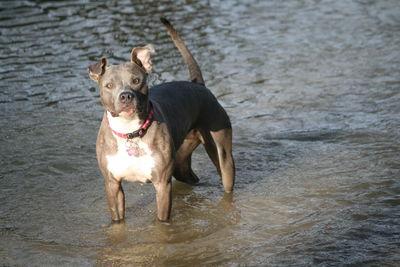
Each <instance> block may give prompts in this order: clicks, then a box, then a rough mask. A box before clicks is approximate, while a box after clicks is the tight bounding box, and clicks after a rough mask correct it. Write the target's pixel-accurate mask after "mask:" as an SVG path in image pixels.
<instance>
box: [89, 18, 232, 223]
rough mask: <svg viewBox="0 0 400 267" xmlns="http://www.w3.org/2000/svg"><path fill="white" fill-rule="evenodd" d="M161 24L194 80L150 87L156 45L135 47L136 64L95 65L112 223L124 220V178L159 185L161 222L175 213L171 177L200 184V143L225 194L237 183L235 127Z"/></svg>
mask: <svg viewBox="0 0 400 267" xmlns="http://www.w3.org/2000/svg"><path fill="white" fill-rule="evenodd" d="M161 21H162V23H163V24H164V25H165V26H166V28H167V29H168V32H169V34H170V36H171V38H172V40H173V42H174V43H175V45H176V47H177V48H178V49H179V51H180V53H181V55H182V57H183V59H184V61H185V63H186V65H187V66H188V68H189V72H190V79H191V81H177V82H168V83H163V84H160V85H156V86H154V87H152V88H150V89H149V88H148V85H147V81H146V80H147V76H148V73H149V72H150V71H151V69H152V62H151V57H150V55H151V54H152V53H154V48H153V46H152V45H147V46H144V47H136V48H133V50H132V53H131V62H128V63H125V64H121V65H113V66H108V65H107V63H108V61H107V59H105V58H103V59H102V60H101V61H100V62H98V63H95V64H93V65H90V66H89V68H88V72H89V76H90V77H91V78H92V79H93V80H94V81H95V82H96V83H97V84H98V85H99V88H100V98H101V103H102V104H103V106H104V108H105V112H104V116H103V121H102V123H101V126H100V130H99V133H98V137H97V145H96V152H97V160H98V163H99V166H100V169H101V172H102V174H103V176H104V180H105V188H106V193H107V200H108V204H109V207H110V210H111V218H112V220H113V222H121V221H123V220H124V217H125V197H124V191H123V189H122V186H121V181H122V180H124V179H125V180H127V181H131V182H142V183H153V185H154V187H155V190H156V200H157V217H158V219H159V220H160V221H167V220H168V219H169V217H170V213H171V179H172V176H174V177H175V178H176V179H177V180H179V181H182V182H185V183H188V184H195V183H197V182H198V181H199V179H198V177H197V176H196V174H194V172H193V170H192V168H191V155H192V152H193V150H194V149H195V148H196V147H197V146H198V145H199V144H200V143H202V144H203V145H204V146H205V149H206V151H207V153H208V155H209V157H210V158H211V160H212V162H213V163H214V165H215V166H216V168H217V170H218V173H219V174H220V176H221V177H222V184H223V187H224V190H225V192H226V193H231V192H232V190H233V185H234V181H235V167H234V161H233V158H232V128H231V123H230V120H229V117H228V115H227V114H226V112H225V110H224V109H223V108H222V106H221V105H220V104H219V103H218V101H217V99H216V98H215V96H214V95H213V94H212V93H211V91H210V90H209V89H207V88H206V87H205V85H204V80H203V76H202V74H201V70H200V68H199V66H198V64H197V62H196V60H195V59H194V58H193V56H192V54H191V53H190V51H189V50H188V49H187V47H186V46H185V44H184V43H183V41H182V40H181V38H180V37H179V35H178V34H177V32H176V31H175V29H174V28H173V27H172V25H171V24H170V22H169V21H168V20H166V19H164V18H161Z"/></svg>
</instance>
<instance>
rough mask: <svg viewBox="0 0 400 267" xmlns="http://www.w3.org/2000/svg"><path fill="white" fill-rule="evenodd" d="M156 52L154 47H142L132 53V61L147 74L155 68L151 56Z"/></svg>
mask: <svg viewBox="0 0 400 267" xmlns="http://www.w3.org/2000/svg"><path fill="white" fill-rule="evenodd" d="M154 52H155V50H154V46H153V45H151V44H148V45H146V46H142V47H135V48H133V49H132V52H131V61H132V62H134V63H136V64H137V65H139V66H140V67H142V68H143V69H144V70H145V71H146V72H147V73H149V72H150V71H151V69H152V68H153V63H152V62H151V57H150V55H151V54H153V53H154Z"/></svg>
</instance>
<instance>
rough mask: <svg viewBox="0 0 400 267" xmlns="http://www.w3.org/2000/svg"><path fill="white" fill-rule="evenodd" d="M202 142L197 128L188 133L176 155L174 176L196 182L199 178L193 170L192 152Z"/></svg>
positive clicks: (191, 182)
mask: <svg viewBox="0 0 400 267" xmlns="http://www.w3.org/2000/svg"><path fill="white" fill-rule="evenodd" d="M199 144H200V139H199V137H198V135H197V132H196V131H195V130H192V131H190V132H189V133H188V135H187V136H186V138H185V140H184V141H183V143H182V145H181V146H180V148H179V150H178V151H177V152H176V156H175V170H174V173H173V176H174V177H175V178H176V179H177V180H178V181H181V182H184V183H188V184H196V183H198V182H199V178H198V177H197V176H196V174H195V173H194V172H193V170H192V166H191V164H192V152H193V150H195V149H196V147H197V146H198V145H199Z"/></svg>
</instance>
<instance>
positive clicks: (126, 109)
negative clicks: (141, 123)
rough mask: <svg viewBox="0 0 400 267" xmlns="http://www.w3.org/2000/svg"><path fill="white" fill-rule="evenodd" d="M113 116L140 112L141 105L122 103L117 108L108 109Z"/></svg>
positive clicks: (131, 114) (125, 115) (129, 115)
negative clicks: (122, 104)
mask: <svg viewBox="0 0 400 267" xmlns="http://www.w3.org/2000/svg"><path fill="white" fill-rule="evenodd" d="M109 112H110V114H111V116H113V117H131V116H133V115H135V114H138V115H139V113H141V112H142V108H141V105H135V104H131V105H124V106H122V107H121V108H119V109H116V110H113V111H109Z"/></svg>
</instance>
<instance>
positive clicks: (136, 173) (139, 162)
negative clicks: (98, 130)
mask: <svg viewBox="0 0 400 267" xmlns="http://www.w3.org/2000/svg"><path fill="white" fill-rule="evenodd" d="M117 143H118V151H117V153H116V154H113V155H107V156H106V159H107V168H108V170H109V171H110V172H111V173H112V175H113V176H114V178H115V179H117V180H121V179H125V180H128V181H131V182H143V183H145V182H149V181H150V180H151V173H152V170H153V168H154V166H155V162H154V158H153V157H152V153H151V151H150V149H149V146H148V145H147V144H145V143H143V142H142V141H140V140H139V141H138V142H137V148H138V149H139V151H140V153H139V155H137V156H136V155H132V154H131V155H129V153H128V151H127V146H126V140H124V139H120V138H118V141H117Z"/></svg>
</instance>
